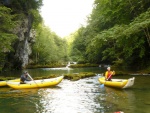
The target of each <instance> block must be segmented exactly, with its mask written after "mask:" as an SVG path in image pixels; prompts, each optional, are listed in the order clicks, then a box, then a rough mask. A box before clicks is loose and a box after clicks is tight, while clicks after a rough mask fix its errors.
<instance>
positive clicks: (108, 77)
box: [105, 67, 115, 81]
mask: <svg viewBox="0 0 150 113" xmlns="http://www.w3.org/2000/svg"><path fill="white" fill-rule="evenodd" d="M112 75H115V71H111V69H110V67H107V71H106V72H105V79H106V80H108V81H111V78H112Z"/></svg>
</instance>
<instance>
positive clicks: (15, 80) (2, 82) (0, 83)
mask: <svg viewBox="0 0 150 113" xmlns="http://www.w3.org/2000/svg"><path fill="white" fill-rule="evenodd" d="M8 81H10V82H19V81H20V78H18V79H14V80H8ZM8 81H0V86H7V82H8Z"/></svg>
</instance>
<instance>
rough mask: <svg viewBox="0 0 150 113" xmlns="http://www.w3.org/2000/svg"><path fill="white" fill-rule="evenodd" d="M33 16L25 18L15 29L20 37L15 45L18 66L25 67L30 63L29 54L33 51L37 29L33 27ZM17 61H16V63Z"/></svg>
mask: <svg viewBox="0 0 150 113" xmlns="http://www.w3.org/2000/svg"><path fill="white" fill-rule="evenodd" d="M31 21H32V20H31V18H29V17H28V18H25V19H24V20H22V21H21V23H20V24H19V25H18V26H17V27H16V28H15V29H14V32H15V34H17V36H18V39H17V41H16V43H15V45H14V50H15V54H14V58H15V59H16V60H17V61H16V62H19V63H18V66H19V65H20V66H19V67H21V68H24V67H25V66H26V65H27V64H28V63H29V55H30V54H31V53H32V50H31V45H32V43H33V42H34V41H35V31H34V30H33V29H31ZM16 62H15V63H16Z"/></svg>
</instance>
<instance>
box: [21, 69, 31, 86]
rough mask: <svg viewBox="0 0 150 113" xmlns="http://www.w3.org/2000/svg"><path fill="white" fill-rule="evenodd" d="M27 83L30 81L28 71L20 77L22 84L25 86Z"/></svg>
mask: <svg viewBox="0 0 150 113" xmlns="http://www.w3.org/2000/svg"><path fill="white" fill-rule="evenodd" d="M26 81H30V80H29V79H28V72H27V71H25V72H24V73H23V74H22V75H21V77H20V84H25V83H26Z"/></svg>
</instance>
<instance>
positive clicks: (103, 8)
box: [68, 0, 150, 69]
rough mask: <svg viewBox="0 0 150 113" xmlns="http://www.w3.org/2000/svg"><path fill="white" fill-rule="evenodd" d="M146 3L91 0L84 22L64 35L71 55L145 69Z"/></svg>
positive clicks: (149, 35)
mask: <svg viewBox="0 0 150 113" xmlns="http://www.w3.org/2000/svg"><path fill="white" fill-rule="evenodd" d="M149 4H150V1H149V0H95V1H94V4H93V10H92V13H91V14H90V15H89V17H88V25H87V26H86V27H84V26H83V27H81V28H80V29H78V30H77V31H76V32H75V33H74V34H72V35H71V36H70V37H68V39H70V43H71V44H70V45H71V47H70V53H71V54H70V56H71V58H72V59H74V60H77V61H78V62H81V63H87V62H89V63H99V64H109V65H114V66H117V67H118V68H120V69H131V68H132V69H144V68H148V67H149V66H150V7H149Z"/></svg>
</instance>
